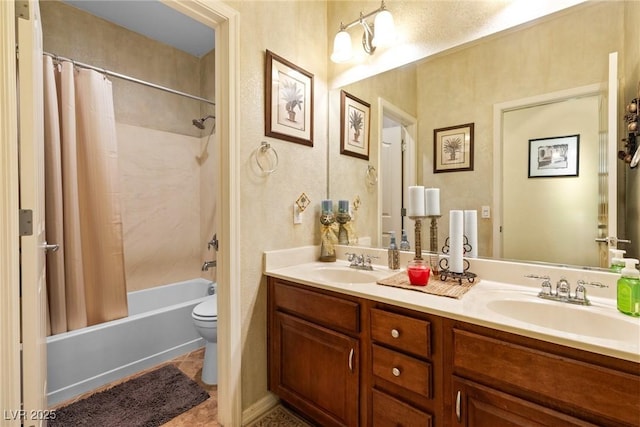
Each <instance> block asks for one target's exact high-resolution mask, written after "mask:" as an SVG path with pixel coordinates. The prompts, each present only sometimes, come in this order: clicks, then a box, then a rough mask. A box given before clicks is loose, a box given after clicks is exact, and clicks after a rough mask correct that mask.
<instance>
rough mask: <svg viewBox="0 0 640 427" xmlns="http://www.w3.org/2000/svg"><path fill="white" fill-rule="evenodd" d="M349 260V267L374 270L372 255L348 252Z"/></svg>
mask: <svg viewBox="0 0 640 427" xmlns="http://www.w3.org/2000/svg"><path fill="white" fill-rule="evenodd" d="M347 261H349V268H355V269H357V270H373V267H372V266H371V256H369V255H367V256H366V257H365V255H364V254H361V255H356V254H354V253H347Z"/></svg>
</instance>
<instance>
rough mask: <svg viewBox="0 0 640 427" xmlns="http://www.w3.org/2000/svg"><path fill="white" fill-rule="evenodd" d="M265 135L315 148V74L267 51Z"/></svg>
mask: <svg viewBox="0 0 640 427" xmlns="http://www.w3.org/2000/svg"><path fill="white" fill-rule="evenodd" d="M265 80H266V81H265V104H266V105H265V130H264V133H265V135H266V136H272V137H274V138H278V139H283V140H285V141H290V142H295V143H298V144H304V145H308V146H310V147H313V74H311V73H309V72H308V71H305V70H303V69H302V68H300V67H298V66H296V65H294V64H293V63H291V62H289V61H287V60H286V59H284V58H282V57H280V56H278V55H276V54H275V53H273V52H271V51H269V50H267V55H266V70H265Z"/></svg>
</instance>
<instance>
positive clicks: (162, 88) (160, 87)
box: [42, 52, 216, 105]
mask: <svg viewBox="0 0 640 427" xmlns="http://www.w3.org/2000/svg"><path fill="white" fill-rule="evenodd" d="M42 53H43V54H45V55H47V56H50V57H51V58H53V59H54V60H57V61H68V62H71V63H72V64H74V65H75V66H77V67H81V68H88V69H90V70H95V71H98V72H100V73H103V74H106V75H108V76H112V77H117V78H119V79H122V80H128V81H130V82H133V83H138V84H141V85H144V86H149V87H152V88H154V89H160V90H163V91H165V92H170V93H173V94H175V95H180V96H186V97H187V98H191V99H195V100H197V101H202V102H206V103H208V104H211V105H216V103H215V102H214V101H211V100H209V99H206V98H201V97H199V96H195V95H191V94H189V93H185V92H180V91H178V90H175V89H171V88H168V87H165V86H160V85H157V84H155V83H150V82H147V81H144V80H140V79H136V78H135V77H130V76H127V75H124V74H120V73H116V72H114V71H109V70H107V69H105V68H100V67H95V66H93V65H89V64H83V63H82V62H78V61H74V60H73V59H69V58H65V57H63V56H58V55H54V54H53V53H49V52H42Z"/></svg>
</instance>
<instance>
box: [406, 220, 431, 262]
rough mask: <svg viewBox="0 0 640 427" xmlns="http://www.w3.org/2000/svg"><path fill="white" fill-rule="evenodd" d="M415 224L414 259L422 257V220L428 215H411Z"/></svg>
mask: <svg viewBox="0 0 640 427" xmlns="http://www.w3.org/2000/svg"><path fill="white" fill-rule="evenodd" d="M409 218H411V219H412V220H413V221H414V222H415V224H414V229H415V239H416V244H415V257H414V258H413V259H422V220H423V219H425V218H427V217H426V216H410V217H409Z"/></svg>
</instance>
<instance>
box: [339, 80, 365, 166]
mask: <svg viewBox="0 0 640 427" xmlns="http://www.w3.org/2000/svg"><path fill="white" fill-rule="evenodd" d="M370 122H371V105H370V104H368V103H366V102H364V101H363V100H361V99H358V98H356V97H355V96H353V95H351V94H350V93H347V92H345V91H344V90H343V91H340V154H345V155H347V156H353V157H358V158H361V159H365V160H369V123H370Z"/></svg>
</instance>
